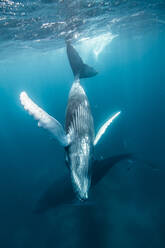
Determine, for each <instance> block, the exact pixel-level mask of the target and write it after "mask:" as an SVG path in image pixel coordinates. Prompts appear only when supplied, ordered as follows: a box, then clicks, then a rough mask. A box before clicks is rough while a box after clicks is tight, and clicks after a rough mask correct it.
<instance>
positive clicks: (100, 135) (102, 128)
mask: <svg viewBox="0 0 165 248" xmlns="http://www.w3.org/2000/svg"><path fill="white" fill-rule="evenodd" d="M120 113H121V111H119V112H117V113H116V114H115V115H113V116H112V117H110V118H109V119H108V120H107V121H106V122H105V123H104V124H103V125H102V126H101V128H100V129H99V131H98V132H97V134H96V137H95V140H94V142H93V144H94V146H95V145H96V144H97V143H98V141H99V140H100V138H101V137H102V136H103V134H104V133H105V131H106V130H107V128H108V126H109V125H110V124H111V123H112V122H113V120H114V119H115V118H116V117H117V116H119V115H120Z"/></svg>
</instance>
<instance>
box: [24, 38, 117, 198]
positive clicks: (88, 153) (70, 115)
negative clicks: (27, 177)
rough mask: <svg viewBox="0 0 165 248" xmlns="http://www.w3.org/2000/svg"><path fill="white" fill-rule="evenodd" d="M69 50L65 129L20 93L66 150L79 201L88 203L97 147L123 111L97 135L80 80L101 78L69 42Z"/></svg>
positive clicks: (114, 116)
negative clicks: (71, 79) (70, 74)
mask: <svg viewBox="0 0 165 248" xmlns="http://www.w3.org/2000/svg"><path fill="white" fill-rule="evenodd" d="M66 47H67V55H68V60H69V63H70V66H71V68H72V71H73V75H74V81H73V84H72V87H71V90H70V93H69V98H68V104H67V108H66V121H65V128H63V127H62V125H61V124H60V123H59V122H58V121H57V120H56V119H55V118H54V117H52V116H50V115H49V114H48V113H47V112H45V111H44V110H43V109H42V108H40V107H39V106H38V105H37V104H36V103H34V101H33V100H31V98H30V97H29V96H28V95H27V93H26V92H22V93H21V94H20V101H21V104H22V105H23V106H24V108H25V110H27V111H28V112H29V114H31V115H32V116H33V117H34V118H35V119H36V120H38V126H40V127H43V128H45V129H47V130H48V131H49V132H50V133H51V134H52V135H53V136H54V137H55V138H56V139H57V140H58V141H59V142H60V144H61V145H62V146H63V147H64V148H65V151H66V164H67V167H68V168H69V174H70V179H71V183H72V190H73V192H74V194H75V196H76V197H77V199H79V200H80V201H85V200H87V199H88V196H89V190H90V187H91V185H92V184H93V183H94V177H93V178H92V172H93V171H94V170H95V168H94V166H93V165H94V164H95V160H94V155H93V154H94V146H96V145H97V143H98V141H99V140H100V138H101V137H102V135H103V133H105V131H106V129H107V127H108V126H109V125H110V124H111V123H112V121H113V120H114V119H115V118H116V117H117V116H118V115H119V114H120V111H119V112H117V113H115V115H113V116H112V117H110V118H109V119H108V120H107V121H106V122H105V123H104V124H103V125H102V127H101V128H100V129H99V131H98V132H97V134H96V135H95V130H94V122H93V116H92V113H91V109H90V105H89V101H88V98H87V96H86V93H85V91H84V89H83V87H82V86H81V84H80V79H81V78H88V77H93V76H95V75H97V72H96V70H95V69H93V68H92V67H90V66H88V65H87V64H85V63H84V62H83V60H82V59H81V57H80V56H79V54H78V53H77V51H76V50H75V48H74V47H73V46H72V45H71V44H70V43H69V42H67V44H66ZM96 174H98V173H96ZM64 183H65V182H64Z"/></svg>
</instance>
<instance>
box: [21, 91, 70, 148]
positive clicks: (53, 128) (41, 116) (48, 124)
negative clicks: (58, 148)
mask: <svg viewBox="0 0 165 248" xmlns="http://www.w3.org/2000/svg"><path fill="white" fill-rule="evenodd" d="M20 101H21V104H22V105H23V106H24V109H25V110H27V111H28V113H29V114H30V115H32V116H33V117H34V119H36V120H38V126H39V127H43V128H44V129H46V130H48V131H49V132H50V133H51V134H53V136H54V137H55V138H56V139H57V140H58V141H59V142H60V144H61V145H62V146H68V145H69V143H70V139H69V136H68V135H66V133H65V131H64V129H63V127H62V125H61V124H60V123H59V122H58V121H57V120H56V119H55V118H53V117H52V116H51V115H49V114H48V113H46V112H45V111H44V110H43V109H42V108H40V107H39V106H38V105H37V104H36V103H34V102H33V101H32V100H31V99H30V97H29V96H28V95H27V94H26V92H21V94H20Z"/></svg>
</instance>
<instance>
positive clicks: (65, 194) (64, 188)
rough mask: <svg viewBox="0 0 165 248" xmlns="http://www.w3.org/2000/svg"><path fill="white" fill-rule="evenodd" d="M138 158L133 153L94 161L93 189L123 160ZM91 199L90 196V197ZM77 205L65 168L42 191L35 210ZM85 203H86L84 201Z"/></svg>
mask: <svg viewBox="0 0 165 248" xmlns="http://www.w3.org/2000/svg"><path fill="white" fill-rule="evenodd" d="M127 159H128V160H134V159H136V158H135V157H134V155H133V154H131V153H126V154H118V155H115V156H111V157H108V158H105V159H101V160H94V161H93V163H92V172H91V177H92V178H91V189H93V188H94V186H96V185H97V184H98V183H99V182H100V181H101V180H102V179H103V178H104V176H106V175H107V174H108V172H109V170H110V169H111V168H112V167H113V166H114V165H116V164H117V163H119V162H120V161H122V160H127ZM91 193H92V192H91ZM90 196H91V195H90ZM89 199H90V197H89ZM68 204H69V205H70V204H73V205H77V204H79V202H78V200H76V197H75V193H74V191H73V187H72V183H71V180H70V175H69V171H68V169H67V168H65V167H64V168H63V173H62V174H61V175H60V176H58V178H57V179H56V181H55V182H53V183H52V184H50V185H49V187H48V189H47V190H46V191H45V192H44V193H42V195H41V196H40V198H39V200H38V201H37V203H36V205H35V207H34V210H33V212H34V213H37V214H38V213H44V212H46V211H48V210H50V209H53V208H57V207H61V206H64V205H68ZM83 204H84V203H83Z"/></svg>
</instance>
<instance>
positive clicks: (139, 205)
mask: <svg viewBox="0 0 165 248" xmlns="http://www.w3.org/2000/svg"><path fill="white" fill-rule="evenodd" d="M0 13H1V14H0V34H1V37H0V50H1V58H0V75H1V76H0V103H1V104H0V113H1V118H0V120H1V121H0V247H1V248H8V247H12V248H24V247H25V248H29V247H32V248H33V247H40V248H46V247H50V248H52V247H58V248H63V247H67V248H68V247H72V248H74V247H76V248H77V247H102V248H104V247H115V248H116V247H127V248H128V247H130V248H132V247H135V248H136V247H137V248H139V247H146V246H148V245H150V247H154V248H155V247H156V248H158V247H162V248H164V246H165V238H164V235H165V233H164V225H165V214H164V208H165V200H164V188H165V180H164V179H165V169H164V164H165V158H164V147H165V132H164V126H165V117H164V116H165V109H164V106H165V87H164V82H165V75H164V70H165V63H164V58H165V46H164V44H165V14H164V13H165V3H164V1H153V0H152V1H126V0H125V1H124V0H123V1H119V0H118V1H89V0H88V1H80V0H79V1H70V0H68V1H65V0H63V1H55V0H54V1H53V0H41V1H10V0H9V1H7V0H6V1H0ZM66 39H69V40H71V42H72V44H73V45H74V46H75V48H76V49H77V51H79V53H80V55H81V57H82V58H83V59H84V60H85V62H86V63H88V64H90V65H92V66H93V67H95V68H96V70H97V71H98V72H99V73H98V75H97V76H96V77H93V78H89V79H82V80H81V83H82V85H83V87H84V89H85V91H86V94H87V96H88V98H89V102H90V105H91V110H92V113H93V117H94V124H95V130H96V131H97V130H98V128H99V127H100V126H101V125H102V124H103V123H104V121H105V120H107V118H109V116H111V114H113V113H115V112H116V111H119V110H121V111H122V114H121V115H120V117H118V119H116V120H115V121H114V123H113V124H112V126H111V127H110V128H109V129H108V130H107V132H106V134H105V135H104V136H103V138H102V140H101V141H100V143H99V144H98V146H97V147H96V151H95V156H96V158H97V159H99V158H106V157H108V156H112V155H117V154H120V153H128V152H131V153H134V154H136V155H137V157H138V158H139V160H137V161H134V162H133V163H132V162H131V163H130V162H129V161H123V162H120V163H119V164H117V165H116V166H115V167H113V168H112V169H111V170H110V171H109V173H108V174H107V175H106V177H105V178H104V179H103V180H102V181H101V182H100V183H99V184H98V185H97V186H96V188H95V190H94V192H93V195H92V200H91V202H92V204H90V205H86V206H73V205H64V206H61V207H58V208H55V209H52V210H51V211H48V212H46V213H43V214H35V213H33V209H34V207H35V204H36V202H37V201H38V199H39V198H40V196H41V195H42V193H43V192H45V190H46V189H47V188H48V186H49V185H50V184H51V183H53V182H54V181H55V180H56V179H57V178H58V177H59V176H60V175H61V174H62V173H63V169H64V167H65V166H66V165H65V159H64V149H63V148H62V147H61V146H60V145H59V144H58V142H57V141H56V140H54V139H53V138H52V137H51V136H50V135H49V134H47V132H45V131H44V130H42V129H41V128H38V127H37V123H36V121H34V120H33V118H32V117H31V116H29V115H28V114H27V113H26V112H25V111H24V109H23V107H22V106H21V104H20V100H19V94H20V93H21V91H26V92H27V93H28V94H29V96H30V97H31V98H32V99H34V100H35V102H36V103H37V104H38V105H39V106H41V107H42V108H43V109H45V110H46V111H47V112H48V113H49V114H51V115H52V116H54V117H55V118H57V119H58V120H59V121H60V122H61V123H62V124H64V121H65V109H66V105H67V99H68V93H69V90H70V88H71V85H72V82H73V75H72V71H71V69H70V66H69V63H68V60H67V55H66V49H65V40H66ZM145 161H147V162H145ZM149 164H151V165H153V166H150V165H149ZM59 190H60V189H59Z"/></svg>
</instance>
